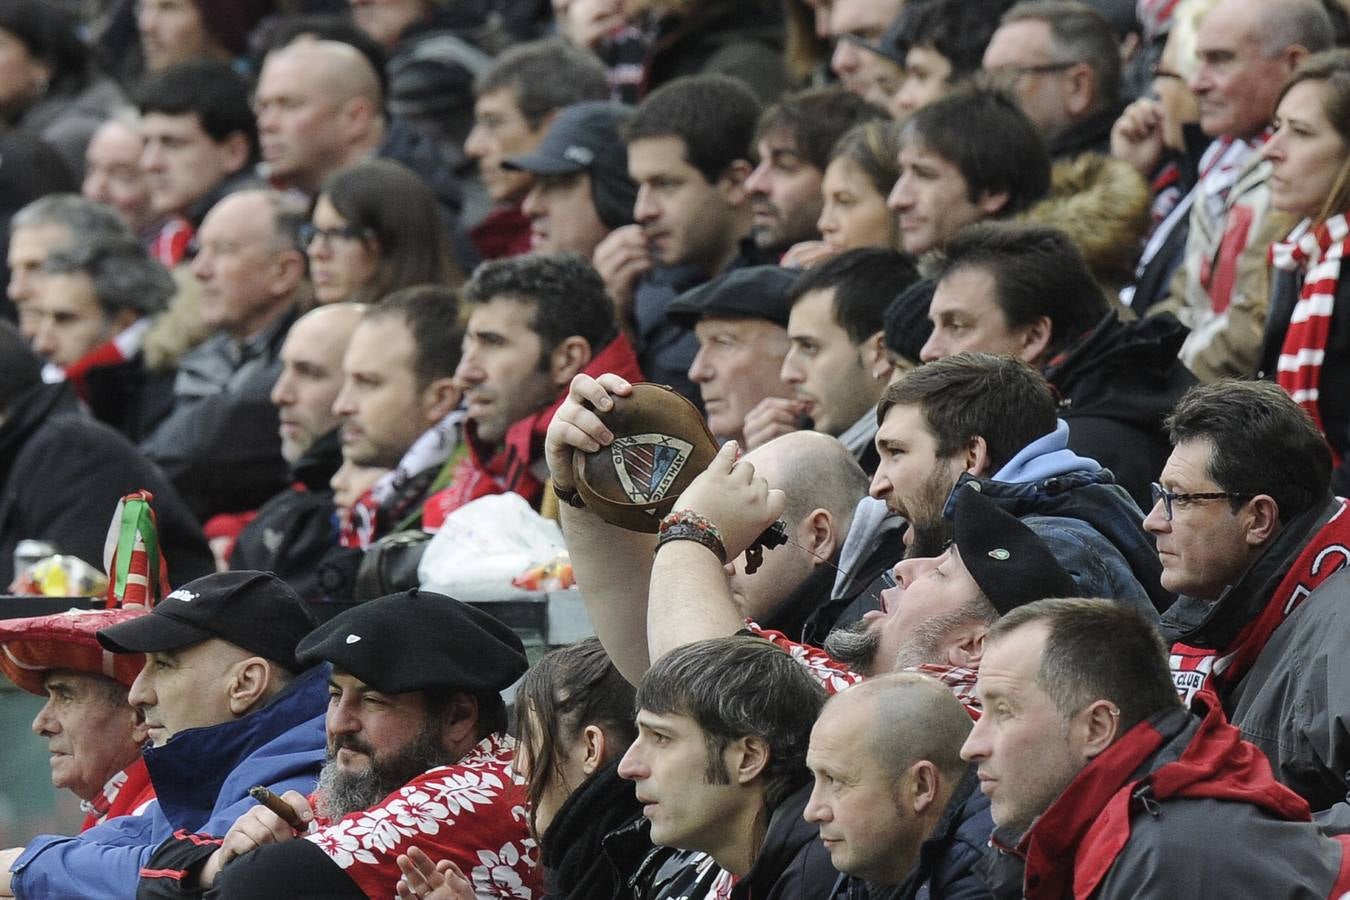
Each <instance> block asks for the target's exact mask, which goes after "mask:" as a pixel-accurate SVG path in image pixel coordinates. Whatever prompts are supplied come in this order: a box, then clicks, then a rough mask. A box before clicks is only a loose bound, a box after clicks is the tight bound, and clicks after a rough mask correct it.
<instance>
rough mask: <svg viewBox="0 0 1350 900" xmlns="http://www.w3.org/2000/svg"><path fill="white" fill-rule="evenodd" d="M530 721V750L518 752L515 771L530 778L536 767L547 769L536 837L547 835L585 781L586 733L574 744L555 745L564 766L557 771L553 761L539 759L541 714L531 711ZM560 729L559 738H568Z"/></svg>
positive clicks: (536, 819) (537, 810) (536, 818)
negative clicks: (549, 827)
mask: <svg viewBox="0 0 1350 900" xmlns="http://www.w3.org/2000/svg"><path fill="white" fill-rule="evenodd" d="M526 715H528V716H529V717H530V735H531V736H532V740H531V741H530V743H531V746H529V747H526V746H524V745H523V744H522V745H521V746H520V747H519V748H517V751H516V771H517V772H519V773H520V774H521V775H522V776H523V777H525V778H529V777H530V775H531V773H532V772H533V771H534V767H535V766H537V765H542V766H546V767H548V774H547V776H546V777H547V780H546V782H545V784H544V792H543V794H541V795H540V796H539V802H538V803H536V804H535V807H534V827H535V830H536V833H537V834H540V835H542V834H544V832H546V831H548V826H550V825H552V824H553V819H554V817H555V816H557V815H558V810H559V809H561V808H562V805H563V803H564V802H566V800H567V798H568V797H569V796H571V794H572V791H574V790H576V788H577V786H578V785H580V784H581V782H582V781H584V780H585V779H586V776H587V774H588V773H587V771H586V769H587V766H586V736H585V729H584V728H583V729H582V730H581V733H580V734H577V735H576V736H575V737H574V739H573V740H571V741H566V740H563V741H562V743H561V745H560V746H559V745H555V749H557V750H558V751H560V756H561V760H560V761H561V763H562V764H561V765H560V766H557V767H554V766H553V765H552V763H551V761H550V760H546V759H544V760H541V759H540V758H539V749H540V748H539V746H538V744H539V718H538V713H537V712H536V711H535V710H534V708H533V707H531V708H530V709H529V710H528V712H527V713H526ZM561 731H562V729H559V738H560V739H562V738H564V737H565V736H564V735H562V734H561Z"/></svg>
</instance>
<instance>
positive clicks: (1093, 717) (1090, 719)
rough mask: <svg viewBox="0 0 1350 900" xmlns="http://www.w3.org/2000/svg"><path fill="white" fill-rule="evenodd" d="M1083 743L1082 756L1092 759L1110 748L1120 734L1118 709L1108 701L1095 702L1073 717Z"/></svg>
mask: <svg viewBox="0 0 1350 900" xmlns="http://www.w3.org/2000/svg"><path fill="white" fill-rule="evenodd" d="M1074 718H1075V719H1076V720H1077V721H1076V722H1075V723H1074V727H1075V728H1076V729H1077V730H1078V731H1079V733H1080V734H1081V736H1082V741H1083V755H1084V756H1085V757H1086V758H1088V759H1092V758H1094V757H1096V756H1097V755H1098V754H1100V753H1101V752H1102V751H1103V750H1105V749H1106V748H1107V747H1110V746H1111V745H1112V744H1113V743H1115V740H1116V738H1117V737H1119V732H1120V709H1119V708H1118V707H1117V706H1116V705H1115V704H1114V703H1112V702H1111V701H1110V700H1097V701H1095V702H1093V703H1091V704H1090V705H1089V706H1088V707H1087V708H1086V709H1084V710H1082V711H1080V712H1079V713H1078V715H1077V716H1075V717H1074Z"/></svg>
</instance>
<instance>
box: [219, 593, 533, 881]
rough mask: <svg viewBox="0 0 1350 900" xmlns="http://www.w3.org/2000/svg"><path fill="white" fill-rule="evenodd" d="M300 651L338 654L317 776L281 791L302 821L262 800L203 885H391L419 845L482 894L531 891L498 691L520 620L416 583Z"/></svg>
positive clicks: (344, 616) (519, 671) (514, 654)
mask: <svg viewBox="0 0 1350 900" xmlns="http://www.w3.org/2000/svg"><path fill="white" fill-rule="evenodd" d="M297 655H298V657H299V658H300V659H301V660H302V661H303V662H306V663H311V664H312V663H317V662H321V661H326V662H329V663H331V664H332V674H331V676H330V678H329V685H328V698H329V699H328V716H327V719H326V722H325V724H326V728H327V733H328V762H327V763H326V764H325V765H324V768H323V771H322V773H321V774H320V776H319V786H318V788H317V789H316V791H315V792H314V794H313V795H312V796H311V797H309V798H306V797H304V796H302V795H301V794H299V793H298V792H294V791H292V792H289V793H287V794H286V795H284V797H283V798H282V799H283V801H284V802H285V803H286V804H288V805H289V806H290V807H291V808H292V809H293V810H294V812H295V814H296V818H297V820H298V821H301V822H302V825H301V827H300V828H298V829H297V828H293V827H292V826H291V825H289V824H287V823H286V821H284V820H283V818H282V817H281V816H279V815H278V814H277V813H276V812H273V811H272V810H270V809H268V808H266V807H264V806H258V807H256V808H254V809H252V810H250V811H249V812H248V813H247V814H245V815H244V816H242V817H240V819H239V820H238V821H237V822H235V824H234V826H233V827H232V828H230V830H229V833H228V834H226V836H225V840H224V842H223V843H222V844H221V846H220V849H219V850H217V851H215V853H214V854H213V855H212V857H211V859H210V860H209V861H208V862H207V864H206V865H205V867H204V868H203V870H202V873H201V884H202V886H203V887H207V886H210V885H211V884H214V885H215V886H216V887H217V888H219V889H220V892H221V894H222V895H223V896H225V897H229V898H250V897H258V898H263V897H268V898H270V897H294V896H310V897H320V896H321V897H325V898H342V897H367V896H369V897H392V896H394V895H395V890H396V888H395V885H396V884H397V882H398V879H399V876H400V871H399V868H398V865H397V860H398V857H399V855H400V854H403V853H406V852H407V850H408V848H409V847H412V846H416V847H419V848H420V849H422V850H423V851H425V852H426V853H427V855H428V856H430V857H431V858H432V859H433V860H437V861H439V860H442V859H449V860H452V861H453V862H454V863H455V864H456V865H457V866H459V868H460V869H461V870H462V871H463V872H464V873H465V874H466V875H467V876H468V877H469V879H470V880H471V881H472V882H473V884H474V889H475V891H476V892H477V894H478V896H480V897H484V896H487V897H516V898H528V897H532V896H534V895H535V892H536V888H537V885H536V883H535V875H534V872H533V861H534V843H533V841H532V840H531V839H530V837H529V831H528V828H527V826H526V821H525V818H526V817H525V816H524V815H523V814H522V813H521V812H520V811H521V810H522V809H523V807H524V804H525V792H524V789H523V787H522V786H520V785H519V784H517V783H516V781H515V780H514V777H515V776H514V775H513V773H512V772H511V771H510V765H511V761H512V758H513V756H514V748H515V744H514V741H513V740H512V739H511V738H510V737H509V736H507V734H506V708H505V705H504V704H503V702H502V698H501V691H502V690H504V689H505V688H507V687H509V686H510V685H511V684H513V683H514V682H515V681H516V679H518V678H519V677H520V676H521V675H523V674H524V672H525V670H526V668H527V667H528V663H527V661H526V658H525V652H524V648H523V647H522V645H521V643H520V639H519V638H518V637H516V635H515V633H514V632H512V631H511V629H509V628H507V627H506V626H505V625H503V624H501V623H500V622H498V621H497V620H496V619H494V618H492V617H491V616H489V615H488V614H487V613H484V612H481V611H479V610H477V609H474V608H472V607H469V606H466V605H465V604H463V603H460V602H459V601H458V600H453V599H451V598H449V597H445V596H442V595H440V594H433V593H428V592H424V591H417V590H411V591H407V592H406V593H402V594H391V595H389V596H387V597H381V598H379V599H378V600H371V601H369V602H366V603H363V604H361V605H360V606H357V607H355V608H353V609H350V610H348V611H346V612H343V613H341V614H339V615H337V616H335V617H334V618H333V619H331V620H330V621H328V622H327V623H326V624H324V625H321V626H320V627H319V628H317V629H315V630H314V631H313V632H312V633H311V634H310V635H309V636H308V637H306V638H305V639H304V640H303V641H302V642H301V643H300V647H299V649H298V650H297ZM297 837H299V838H303V839H302V840H294V838H297ZM217 875H218V876H219V877H218V878H217Z"/></svg>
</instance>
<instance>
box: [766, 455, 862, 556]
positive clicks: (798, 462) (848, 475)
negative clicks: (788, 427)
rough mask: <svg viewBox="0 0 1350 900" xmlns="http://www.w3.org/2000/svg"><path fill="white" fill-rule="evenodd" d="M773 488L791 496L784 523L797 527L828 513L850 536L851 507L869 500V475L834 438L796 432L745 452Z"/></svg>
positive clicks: (841, 532)
mask: <svg viewBox="0 0 1350 900" xmlns="http://www.w3.org/2000/svg"><path fill="white" fill-rule="evenodd" d="M745 458H746V459H747V460H749V461H750V462H752V463H754V465H755V471H756V473H757V474H759V475H760V476H761V477H763V478H764V480H765V481H767V482H768V483H769V486H770V487H775V488H781V489H782V490H783V491H784V492H785V493H786V494H787V508H786V509H785V510H784V511H783V518H784V520H785V521H786V522H787V523H788V524H789V525H790V526H795V525H796V524H797V523H798V522H800V521H801V520H802V519H804V518H806V517H807V516H808V515H810V514H811V512H812V510H816V509H824V510H826V511H828V512H829V513H830V515H831V516H832V517H833V518H834V521H835V523H836V527H837V529H838V530H839V532H840V534H841V535H842V534H846V533H847V532H848V528H849V525H850V524H851V522H852V520H853V509H854V507H856V506H857V505H858V501H859V500H861V499H862V498H863V497H866V496H867V485H868V482H867V476H866V475H865V474H864V473H863V470H862V469H861V468H860V467H859V466H858V463H857V461H856V460H855V459H854V458H853V455H852V454H851V453H849V452H848V449H847V448H845V447H844V445H843V444H841V443H839V441H838V440H837V439H836V438H833V437H831V436H829V435H828V434H822V433H820V432H818V431H794V432H792V433H790V434H785V435H782V436H781V437H776V438H774V439H773V440H771V441H769V442H768V443H767V444H764V445H763V446H761V447H757V448H756V449H754V450H751V451H750V452H749V453H747V454H746V456H745Z"/></svg>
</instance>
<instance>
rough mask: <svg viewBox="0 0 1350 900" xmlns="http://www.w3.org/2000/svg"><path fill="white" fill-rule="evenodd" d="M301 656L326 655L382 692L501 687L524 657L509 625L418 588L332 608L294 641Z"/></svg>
mask: <svg viewBox="0 0 1350 900" xmlns="http://www.w3.org/2000/svg"><path fill="white" fill-rule="evenodd" d="M296 655H297V656H298V657H299V658H300V661H301V662H303V663H307V664H308V663H315V662H318V661H320V660H327V661H329V662H331V663H332V664H333V665H334V666H336V667H337V668H339V669H342V670H343V671H344V672H347V673H348V674H350V675H354V676H356V677H357V678H359V679H361V681H363V682H364V683H366V684H368V685H370V686H371V687H373V688H375V690H377V691H382V692H384V693H386V694H403V693H407V692H408V691H421V690H426V689H427V688H433V687H442V688H452V689H455V690H461V691H467V692H469V693H474V694H485V693H488V692H490V691H501V690H504V689H506V688H508V687H510V686H511V685H512V684H514V683H515V681H516V679H518V678H520V676H521V675H524V674H525V670H526V669H527V668H529V663H528V661H527V660H526V658H525V648H524V645H523V644H521V642H520V638H519V637H517V636H516V633H515V632H514V631H512V630H511V629H510V628H508V627H507V626H506V625H503V624H502V623H501V622H500V621H498V620H497V619H495V618H493V617H492V616H490V615H488V614H487V613H485V612H483V611H482V610H480V609H476V608H474V607H472V606H469V605H468V604H466V603H461V602H460V601H458V600H455V599H452V598H450V597H447V596H445V595H444V594H435V593H432V592H430V591H420V590H417V589H416V588H414V589H412V590H410V591H404V592H403V593H401V594H389V595H388V596H385V597H380V598H379V599H377V600H368V601H366V602H365V603H362V604H360V605H359V606H355V607H353V608H351V609H349V610H346V611H345V612H341V613H338V614H337V615H336V616H334V617H333V618H331V619H329V620H328V621H327V622H325V623H324V624H323V625H320V626H319V627H318V628H316V629H314V631H313V632H312V633H311V634H310V635H309V636H308V637H306V638H305V639H304V640H303V641H301V642H300V647H299V649H298V650H297V651H296Z"/></svg>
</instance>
